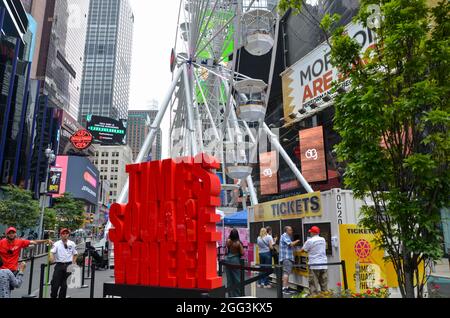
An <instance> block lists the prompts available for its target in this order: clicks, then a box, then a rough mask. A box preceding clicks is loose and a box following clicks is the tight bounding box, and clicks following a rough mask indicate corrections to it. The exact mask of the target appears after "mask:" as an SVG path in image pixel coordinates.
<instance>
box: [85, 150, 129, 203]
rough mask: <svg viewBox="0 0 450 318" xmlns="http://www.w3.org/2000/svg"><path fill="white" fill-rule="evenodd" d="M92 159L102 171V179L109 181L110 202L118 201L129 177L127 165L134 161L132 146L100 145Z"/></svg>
mask: <svg viewBox="0 0 450 318" xmlns="http://www.w3.org/2000/svg"><path fill="white" fill-rule="evenodd" d="M91 161H92V162H93V164H94V165H95V166H96V167H97V169H98V170H99V171H100V181H109V188H110V193H109V195H110V196H109V201H110V204H112V203H116V202H117V198H118V197H119V195H120V192H121V191H122V188H123V187H124V185H125V183H126V181H127V178H128V174H127V172H126V166H127V165H129V164H131V163H133V154H132V151H131V148H130V147H129V146H98V148H97V151H96V153H95V156H94V157H93V158H91Z"/></svg>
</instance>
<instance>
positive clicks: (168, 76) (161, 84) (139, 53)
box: [129, 0, 180, 158]
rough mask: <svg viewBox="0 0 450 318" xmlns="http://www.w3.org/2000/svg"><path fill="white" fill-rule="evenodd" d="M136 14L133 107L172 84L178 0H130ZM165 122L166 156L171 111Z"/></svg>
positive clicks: (145, 103)
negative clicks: (172, 57) (171, 58)
mask: <svg viewBox="0 0 450 318" xmlns="http://www.w3.org/2000/svg"><path fill="white" fill-rule="evenodd" d="M130 3H131V6H132V8H133V12H134V16H135V24H134V37H133V59H132V68H131V85H130V89H131V91H130V93H131V95H130V107H129V108H130V109H131V110H135V109H146V106H148V104H149V102H150V101H151V100H153V99H154V100H157V101H158V102H161V101H162V99H163V98H164V96H165V95H166V92H167V90H168V88H169V86H170V83H171V80H172V73H171V72H170V52H171V50H172V48H173V46H174V44H175V35H176V29H177V20H178V9H179V5H180V2H179V0H164V1H154V0H151V1H149V0H130ZM167 115H168V116H166V117H165V119H164V121H163V124H162V126H161V127H162V131H163V158H167V157H168V148H169V147H168V140H169V139H168V138H169V136H168V135H167V134H166V132H167V131H168V130H169V127H170V117H169V111H167Z"/></svg>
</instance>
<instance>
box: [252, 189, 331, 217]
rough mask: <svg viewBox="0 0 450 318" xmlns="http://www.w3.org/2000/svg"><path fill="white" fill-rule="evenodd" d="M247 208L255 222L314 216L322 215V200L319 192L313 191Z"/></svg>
mask: <svg viewBox="0 0 450 318" xmlns="http://www.w3.org/2000/svg"><path fill="white" fill-rule="evenodd" d="M248 210H249V213H250V215H251V214H253V215H254V216H255V222H269V221H278V220H291V219H300V218H305V217H315V216H322V200H321V196H320V192H314V193H308V194H302V195H299V196H295V197H290V198H285V199H281V200H277V201H272V202H267V203H262V204H258V205H256V206H253V207H250V208H249V209H248Z"/></svg>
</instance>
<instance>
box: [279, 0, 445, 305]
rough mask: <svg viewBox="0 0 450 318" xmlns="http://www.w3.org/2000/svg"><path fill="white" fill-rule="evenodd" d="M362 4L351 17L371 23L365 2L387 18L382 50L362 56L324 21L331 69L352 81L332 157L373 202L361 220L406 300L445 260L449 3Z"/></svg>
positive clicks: (331, 20) (340, 108) (332, 22)
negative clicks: (428, 270)
mask: <svg viewBox="0 0 450 318" xmlns="http://www.w3.org/2000/svg"><path fill="white" fill-rule="evenodd" d="M300 2H302V1H292V0H282V1H281V4H282V5H288V4H289V3H291V4H294V5H295V4H298V3H300ZM360 3H361V8H360V12H359V14H358V15H357V16H356V18H355V20H356V21H357V22H359V23H361V24H363V25H364V26H365V27H367V26H368V22H369V21H371V19H372V18H373V11H372V10H369V8H370V7H369V6H373V5H378V6H380V13H381V16H380V17H379V18H381V19H379V21H380V25H379V28H377V29H376V34H377V40H376V44H375V46H374V47H373V48H372V49H369V50H368V51H367V52H366V53H365V54H364V55H363V56H361V48H360V45H359V44H358V43H357V42H356V41H355V40H354V39H351V38H350V37H349V36H348V35H347V34H346V33H345V30H344V28H343V27H338V26H337V25H336V22H337V21H336V17H335V16H334V17H330V16H326V17H325V18H324V20H323V22H322V27H325V28H327V30H326V31H327V32H329V34H330V35H332V38H331V41H330V44H331V52H332V64H333V65H334V66H335V67H336V68H337V69H338V70H339V72H340V73H341V74H342V75H343V78H342V80H345V79H346V78H350V79H351V81H352V85H351V86H352V87H351V90H350V91H349V92H347V93H345V94H341V95H339V96H338V97H337V99H336V103H335V108H336V115H335V120H334V124H335V130H336V131H337V132H338V133H339V134H340V136H341V137H342V141H341V142H340V144H338V145H337V147H336V151H337V154H338V158H339V160H340V161H341V162H342V163H345V165H346V172H345V178H344V179H345V184H346V186H348V187H349V188H351V189H353V190H354V193H355V195H356V196H357V197H359V198H365V197H367V195H369V197H370V198H371V199H372V200H373V202H374V205H373V206H366V207H364V208H363V209H362V215H361V217H362V221H361V223H362V225H364V226H365V227H366V228H368V229H371V230H374V231H377V232H379V233H380V234H381V235H380V239H379V241H378V244H379V246H380V247H381V248H383V249H384V250H385V251H386V252H387V253H388V255H389V258H390V260H391V261H392V262H393V265H394V268H395V270H396V272H397V273H398V274H399V275H398V282H399V286H400V291H401V293H402V295H403V296H404V297H415V295H416V296H418V297H422V296H423V291H424V285H425V283H426V275H425V274H421V271H420V270H419V268H420V267H421V264H428V263H429V262H432V261H434V260H437V259H439V258H441V257H442V245H441V244H442V238H441V233H440V230H439V223H440V210H441V209H442V208H443V207H446V206H448V204H449V203H450V202H449V197H450V196H449V193H450V171H449V169H448V168H449V159H450V135H449V128H450V107H449V102H448V101H449V97H450V96H449V95H450V83H449V76H450V67H449V65H450V45H449V44H450V43H449V32H450V20H449V2H448V1H447V0H443V1H442V0H441V1H440V2H439V3H438V4H437V5H436V6H435V7H434V8H430V7H428V6H427V1H425V0H381V1H380V0H361V1H360ZM297 9H299V8H297ZM336 86H339V83H336Z"/></svg>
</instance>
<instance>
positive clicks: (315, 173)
mask: <svg viewBox="0 0 450 318" xmlns="http://www.w3.org/2000/svg"><path fill="white" fill-rule="evenodd" d="M300 152H301V157H300V162H301V166H302V174H303V177H304V178H305V179H306V180H307V181H308V182H321V181H327V180H328V175H327V160H326V157H325V143H324V135H323V127H322V126H319V127H315V128H311V129H305V130H302V131H300Z"/></svg>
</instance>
